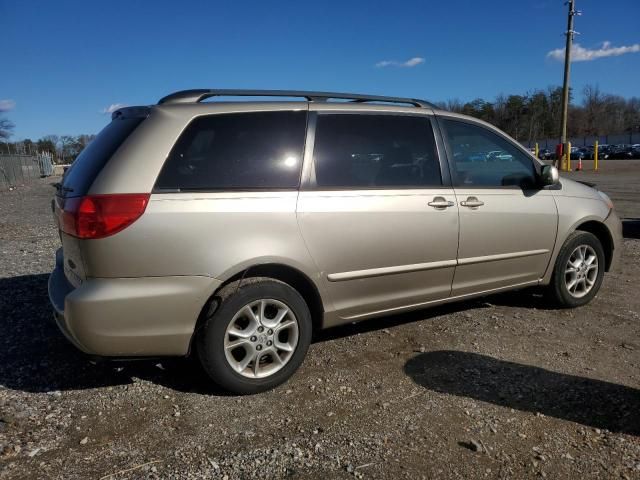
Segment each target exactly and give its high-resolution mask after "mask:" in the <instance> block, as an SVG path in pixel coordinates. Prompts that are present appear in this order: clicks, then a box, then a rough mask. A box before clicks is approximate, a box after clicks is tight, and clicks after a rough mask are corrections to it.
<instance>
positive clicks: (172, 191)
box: [49, 90, 622, 394]
mask: <svg viewBox="0 0 640 480" xmlns="http://www.w3.org/2000/svg"><path fill="white" fill-rule="evenodd" d="M224 96H232V97H236V98H237V97H243V96H247V97H253V98H251V99H250V101H242V99H240V101H232V102H228V101H227V102H224V101H220V100H219V99H220V97H224ZM255 97H263V98H262V101H254V100H255ZM264 97H282V99H292V98H294V99H295V98H299V99H300V101H264V100H265V99H264ZM207 99H209V101H205V100H207ZM489 152H499V154H495V155H492V156H491V161H477V159H478V158H485V159H486V157H487V155H488V153H489ZM53 210H54V215H55V218H56V221H57V224H58V227H59V230H60V238H61V241H62V248H61V249H60V250H58V252H56V267H55V270H54V271H53V273H52V274H51V277H50V279H49V296H50V300H51V303H52V305H53V307H54V310H55V317H56V320H57V323H58V325H59V327H60V329H61V330H62V332H63V333H64V334H65V336H66V337H67V338H68V339H69V341H71V342H72V343H73V344H74V345H75V346H76V347H77V348H79V349H80V350H82V351H84V352H86V353H89V354H92V355H98V356H106V357H144V356H154V357H155V356H162V355H173V356H185V355H189V354H192V353H194V354H196V355H197V357H198V358H199V359H200V361H201V362H202V365H203V367H204V369H205V370H206V371H207V373H208V374H209V375H210V376H211V378H212V380H213V381H214V382H215V383H216V384H218V385H219V386H221V387H222V388H224V389H227V390H229V391H232V392H235V393H239V394H247V393H255V392H259V391H263V390H266V389H269V388H272V387H274V386H276V385H278V384H280V383H282V382H284V381H285V380H286V379H288V378H289V377H290V376H291V375H292V374H293V373H294V372H295V370H296V369H297V368H298V367H299V366H300V364H301V362H302V360H303V358H304V356H305V353H306V352H307V348H308V347H309V343H310V341H311V336H312V333H313V332H314V331H316V330H318V329H323V328H327V327H332V326H336V325H340V324H344V323H350V322H358V321H362V320H366V319H369V318H374V317H379V316H383V315H389V314H392V313H397V312H403V311H408V310H414V309H420V308H425V307H429V306H433V305H438V304H442V303H444V302H452V301H456V300H463V299H468V298H471V297H476V296H482V295H487V294H490V293H494V292H499V291H505V290H512V289H520V288H524V287H531V286H539V287H541V288H544V289H546V290H547V291H548V293H549V294H550V297H551V298H552V299H553V300H554V301H555V302H556V303H557V304H558V305H560V306H564V307H578V306H581V305H584V304H586V303H587V302H589V301H590V300H591V299H592V298H593V297H594V296H595V295H596V293H597V292H598V290H599V288H600V286H601V284H602V280H603V276H604V273H605V272H606V271H609V270H610V269H612V268H613V267H614V266H615V264H616V263H617V261H618V259H619V256H620V250H621V236H622V235H621V223H620V221H619V219H618V217H617V216H616V214H615V212H614V210H613V205H612V203H611V200H610V199H609V198H608V197H607V195H606V194H604V193H602V192H600V191H598V190H596V189H594V188H591V187H589V186H587V185H584V184H581V183H578V182H575V181H572V180H568V179H565V178H562V179H559V178H558V171H557V170H556V169H555V168H554V167H553V166H550V165H545V164H544V163H542V162H541V161H539V160H537V159H536V158H534V157H533V156H532V155H531V154H530V153H529V152H528V151H527V150H526V149H525V148H523V147H522V146H521V145H520V144H519V143H517V142H516V141H515V140H513V139H512V138H510V137H508V136H507V135H506V134H504V133H503V132H501V131H500V130H497V129H496V128H495V127H493V126H491V125H489V124H487V123H485V122H482V121H480V120H477V119H474V118H470V117H466V116H463V115H457V114H453V113H450V112H445V111H441V110H438V109H437V108H436V107H434V106H433V105H431V104H429V103H428V102H425V101H422V100H417V99H410V98H394V97H380V96H367V95H351V94H342V93H327V92H301V91H246V90H188V91H182V92H177V93H174V94H171V95H169V96H167V97H165V98H163V99H161V100H160V101H159V102H158V104H157V105H151V106H142V107H126V108H121V109H119V110H117V111H116V112H114V113H113V117H112V121H111V123H110V124H109V125H107V126H106V127H105V128H104V130H102V132H100V134H99V135H98V136H97V138H96V139H95V140H94V141H93V142H91V143H90V144H89V145H88V146H87V148H86V149H85V150H84V151H83V152H82V154H81V155H80V156H79V157H78V159H77V160H76V161H75V162H74V164H73V165H72V167H71V168H70V169H69V171H68V172H67V173H66V175H65V176H64V178H63V180H62V182H61V184H60V185H59V186H58V189H57V194H56V196H55V199H54V201H53Z"/></svg>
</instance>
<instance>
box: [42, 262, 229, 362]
mask: <svg viewBox="0 0 640 480" xmlns="http://www.w3.org/2000/svg"><path fill="white" fill-rule="evenodd" d="M59 257H61V256H60V255H56V268H55V269H54V270H53V272H52V273H51V276H50V277H49V299H50V301H51V305H52V306H53V309H54V316H55V319H56V323H57V324H58V327H59V328H60V330H61V331H62V333H63V334H64V335H65V336H66V337H67V339H69V341H70V342H71V343H73V344H74V345H75V346H76V347H77V348H79V349H80V350H82V351H83V352H85V353H88V354H91V355H100V356H116V357H120V356H123V357H132V356H157V355H186V354H187V353H188V352H189V345H190V342H191V337H192V335H193V331H194V328H195V325H196V320H197V319H198V316H199V314H200V311H201V310H202V307H203V306H204V304H205V303H206V301H207V300H208V298H209V297H210V296H211V295H212V294H213V292H215V290H216V289H217V288H218V287H219V286H220V283H221V282H220V281H218V280H216V279H213V278H210V277H204V276H176V277H143V278H96V279H87V280H85V281H84V282H83V284H82V285H80V286H79V287H78V288H74V287H73V286H72V285H71V284H70V283H69V281H68V280H67V279H66V277H65V275H64V272H63V268H62V263H61V262H60V261H59Z"/></svg>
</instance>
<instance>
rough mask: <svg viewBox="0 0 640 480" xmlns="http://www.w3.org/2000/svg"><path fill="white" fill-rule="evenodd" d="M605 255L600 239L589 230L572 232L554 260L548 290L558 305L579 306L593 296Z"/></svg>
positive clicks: (599, 283)
mask: <svg viewBox="0 0 640 480" xmlns="http://www.w3.org/2000/svg"><path fill="white" fill-rule="evenodd" d="M604 268H605V258H604V250H603V248H602V244H601V243H600V240H598V238H597V237H596V236H595V235H593V234H592V233H589V232H581V231H576V232H573V233H572V234H571V235H569V237H568V238H567V240H566V241H565V243H564V245H563V246H562V248H561V249H560V253H559V254H558V258H557V259H556V264H555V268H554V271H553V277H552V279H551V285H550V289H551V293H552V295H553V297H554V300H555V301H556V302H557V303H558V305H559V306H561V307H568V308H573V307H580V306H582V305H586V304H587V303H589V302H590V301H591V299H592V298H593V297H595V296H596V294H597V293H598V290H600V286H601V285H602V279H603V277H604Z"/></svg>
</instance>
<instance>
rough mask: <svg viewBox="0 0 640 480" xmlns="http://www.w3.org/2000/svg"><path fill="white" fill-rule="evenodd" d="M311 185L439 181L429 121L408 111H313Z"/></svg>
mask: <svg viewBox="0 0 640 480" xmlns="http://www.w3.org/2000/svg"><path fill="white" fill-rule="evenodd" d="M313 158H314V164H315V173H316V184H317V186H318V187H328V188H361V189H364V188H387V187H388V188H395V187H409V188H412V187H413V188H424V187H436V186H441V185H442V178H441V176H440V165H439V163H438V155H437V150H436V145H435V141H434V137H433V129H432V128H431V121H430V120H429V119H428V118H426V117H418V116H409V115H404V116H403V115H369V114H365V115H363V114H359V115H357V114H356V115H354V114H328V115H318V122H317V126H316V135H315V147H314V152H313Z"/></svg>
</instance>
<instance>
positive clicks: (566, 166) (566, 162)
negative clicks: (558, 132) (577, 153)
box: [564, 142, 571, 172]
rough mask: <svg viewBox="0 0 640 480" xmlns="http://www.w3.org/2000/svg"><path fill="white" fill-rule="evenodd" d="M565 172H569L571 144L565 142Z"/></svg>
mask: <svg viewBox="0 0 640 480" xmlns="http://www.w3.org/2000/svg"><path fill="white" fill-rule="evenodd" d="M564 166H565V171H567V172H570V171H571V142H567V151H566V152H565V164H564Z"/></svg>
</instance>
